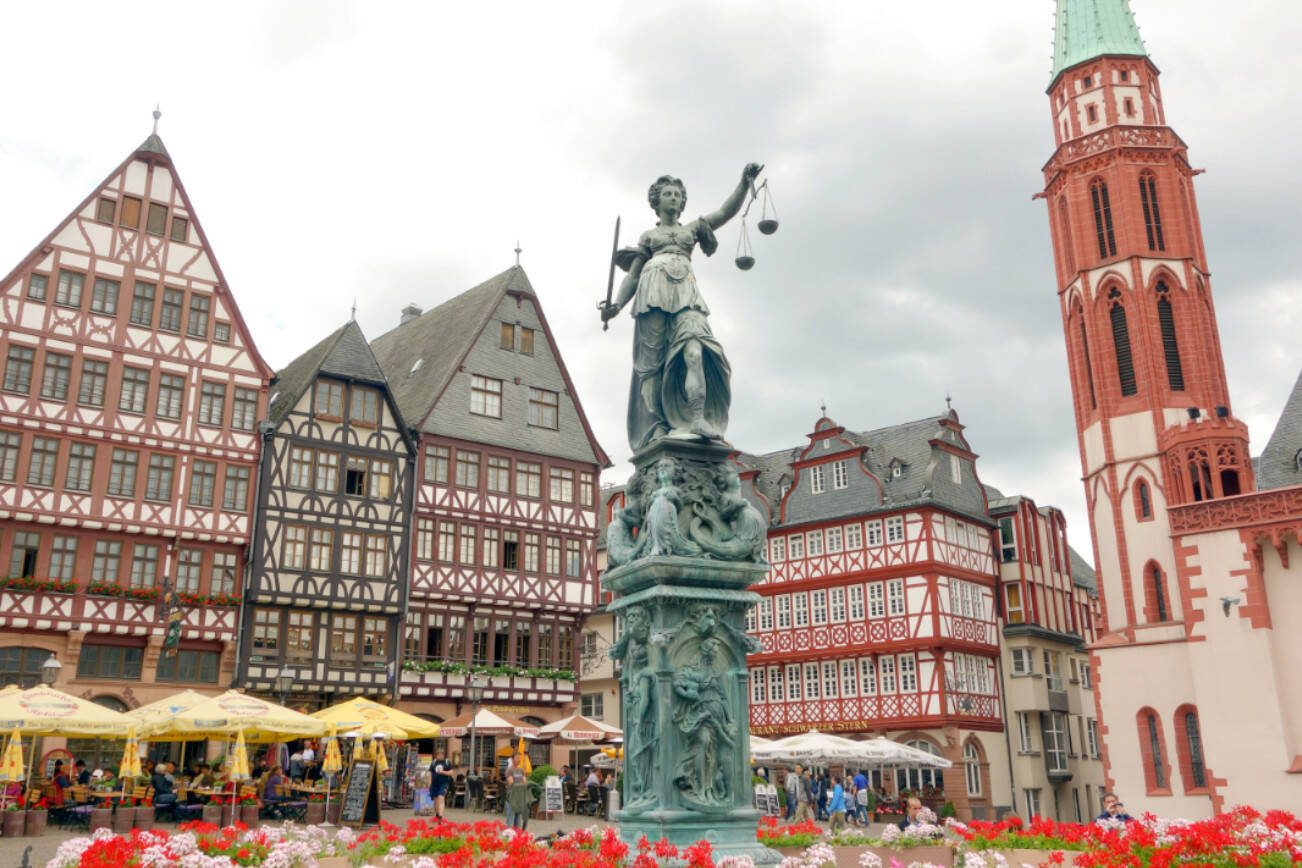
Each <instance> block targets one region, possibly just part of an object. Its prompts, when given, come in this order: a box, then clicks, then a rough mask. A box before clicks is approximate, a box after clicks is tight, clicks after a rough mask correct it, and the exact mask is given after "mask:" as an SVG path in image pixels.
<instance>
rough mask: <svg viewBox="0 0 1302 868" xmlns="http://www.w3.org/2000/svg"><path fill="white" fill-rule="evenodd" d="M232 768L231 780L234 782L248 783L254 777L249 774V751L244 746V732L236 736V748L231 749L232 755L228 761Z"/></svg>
mask: <svg viewBox="0 0 1302 868" xmlns="http://www.w3.org/2000/svg"><path fill="white" fill-rule="evenodd" d="M227 763H228V766H229V768H230V779H231V780H233V781H247V780H248V779H249V778H250V777H252V775H250V774H249V749H248V748H247V747H245V746H244V730H239V731H238V733H237V734H236V736H235V747H233V748H231V755H230V757H229V758H228V759H227Z"/></svg>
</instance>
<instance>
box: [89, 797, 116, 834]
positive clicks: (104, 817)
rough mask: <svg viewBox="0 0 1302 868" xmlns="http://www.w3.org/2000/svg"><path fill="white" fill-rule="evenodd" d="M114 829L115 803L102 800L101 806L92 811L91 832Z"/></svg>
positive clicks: (98, 805)
mask: <svg viewBox="0 0 1302 868" xmlns="http://www.w3.org/2000/svg"><path fill="white" fill-rule="evenodd" d="M111 828H113V803H112V802H110V801H109V800H108V799H100V801H99V804H97V805H96V806H95V807H93V808H91V809H90V831H91V832H92V833H94V832H95V830H96V829H111Z"/></svg>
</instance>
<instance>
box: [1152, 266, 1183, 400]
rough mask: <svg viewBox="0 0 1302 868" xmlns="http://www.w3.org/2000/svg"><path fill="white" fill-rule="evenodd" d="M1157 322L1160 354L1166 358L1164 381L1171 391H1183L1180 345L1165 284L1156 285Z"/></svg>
mask: <svg viewBox="0 0 1302 868" xmlns="http://www.w3.org/2000/svg"><path fill="white" fill-rule="evenodd" d="M1157 291H1158V292H1160V293H1162V294H1161V295H1160V296H1158V299H1157V322H1158V325H1159V326H1160V327H1161V329H1162V354H1163V356H1165V357H1166V379H1167V382H1168V383H1170V385H1171V389H1172V391H1175V392H1183V391H1184V369H1183V368H1182V367H1181V366H1180V345H1179V344H1178V343H1177V342H1176V338H1175V316H1174V315H1173V314H1172V313H1171V300H1170V299H1169V298H1167V296H1166V284H1164V283H1158V285H1157Z"/></svg>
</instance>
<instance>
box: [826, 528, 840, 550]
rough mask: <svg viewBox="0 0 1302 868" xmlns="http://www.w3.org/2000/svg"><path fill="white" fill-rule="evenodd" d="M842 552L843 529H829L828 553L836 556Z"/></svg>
mask: <svg viewBox="0 0 1302 868" xmlns="http://www.w3.org/2000/svg"><path fill="white" fill-rule="evenodd" d="M841 550H842V549H841V529H840V528H839V527H829V528H828V529H827V553H828V554H829V555H834V554H837V553H839V552H840V551H841Z"/></svg>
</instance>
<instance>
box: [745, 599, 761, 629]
mask: <svg viewBox="0 0 1302 868" xmlns="http://www.w3.org/2000/svg"><path fill="white" fill-rule="evenodd" d="M757 608H759V603H756V604H755V605H754V606H749V607H747V609H746V632H747V633H754V632H755V629H756V628H757V627H758V626H759V617H758V613H757V612H756V611H755V610H756V609H757Z"/></svg>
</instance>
